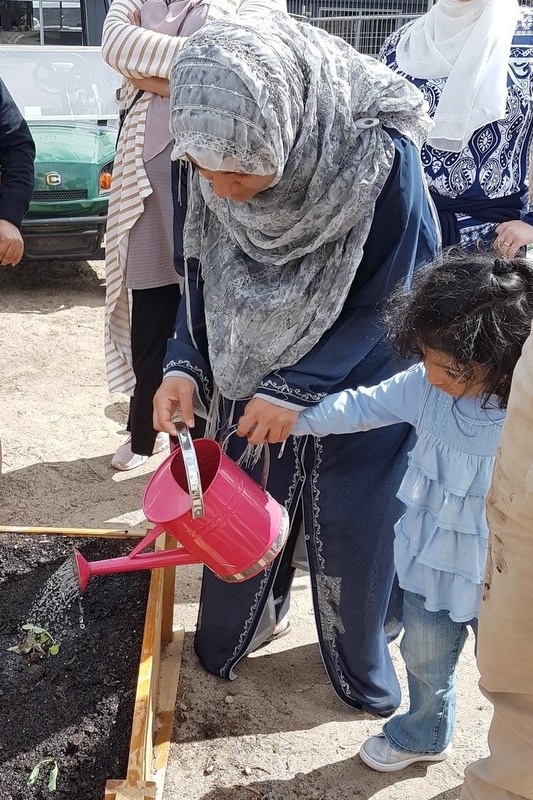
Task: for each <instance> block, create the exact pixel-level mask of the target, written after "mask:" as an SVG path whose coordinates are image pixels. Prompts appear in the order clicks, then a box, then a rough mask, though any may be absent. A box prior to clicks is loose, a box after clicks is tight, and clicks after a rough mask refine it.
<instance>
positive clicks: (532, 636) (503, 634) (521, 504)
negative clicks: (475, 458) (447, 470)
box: [461, 334, 533, 800]
mask: <svg viewBox="0 0 533 800" xmlns="http://www.w3.org/2000/svg"><path fill="white" fill-rule="evenodd" d="M487 513H488V521H489V527H490V543H489V556H488V564H487V574H486V577H485V587H484V597H483V602H482V605H481V612H480V619H479V637H478V650H477V657H478V666H479V671H480V675H481V679H480V688H481V691H482V692H483V694H484V695H485V696H486V697H487V698H488V699H489V700H490V702H491V703H492V704H493V706H494V715H493V719H492V723H491V726H490V731H489V740H488V741H489V749H490V755H489V757H488V758H483V759H481V760H479V761H476V762H474V763H473V764H471V765H470V766H469V767H467V769H466V772H465V782H464V786H463V790H462V792H461V800H519V799H521V798H527V800H533V334H530V336H529V338H528V340H527V342H526V344H525V345H524V349H523V351H522V357H521V358H520V361H519V362H518V365H517V367H516V370H515V373H514V376H513V385H512V389H511V398H510V401H509V408H508V413H507V419H506V422H505V425H504V428H503V432H502V438H501V443H500V450H499V452H498V455H497V458H496V466H495V470H494V477H493V481H492V488H491V492H490V494H489V499H488V512H487Z"/></svg>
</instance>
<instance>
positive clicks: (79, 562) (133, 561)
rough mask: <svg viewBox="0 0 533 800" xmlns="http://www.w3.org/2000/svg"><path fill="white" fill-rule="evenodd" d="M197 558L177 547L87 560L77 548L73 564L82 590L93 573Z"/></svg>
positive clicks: (134, 570) (177, 562)
mask: <svg viewBox="0 0 533 800" xmlns="http://www.w3.org/2000/svg"><path fill="white" fill-rule="evenodd" d="M198 563H199V559H197V558H195V557H194V556H192V555H191V554H190V553H189V552H188V550H185V549H184V548H183V547H178V548H176V549H175V550H161V551H156V552H154V553H138V554H136V555H135V556H133V557H132V556H131V554H130V555H129V556H123V557H121V558H107V559H105V560H104V561H87V560H86V559H85V558H84V557H83V556H82V554H81V553H80V552H79V550H76V549H75V550H74V564H75V567H76V573H77V577H78V585H79V589H80V592H82V593H83V592H84V591H85V590H86V588H87V585H88V583H89V581H90V579H91V578H92V577H93V576H94V575H111V574H114V573H116V572H136V571H137V570H141V569H156V568H157V567H176V566H178V565H180V564H198Z"/></svg>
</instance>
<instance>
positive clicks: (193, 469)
mask: <svg viewBox="0 0 533 800" xmlns="http://www.w3.org/2000/svg"><path fill="white" fill-rule="evenodd" d="M174 424H175V425H176V430H177V431H178V440H179V444H180V448H181V455H182V457H183V466H184V467H185V475H186V476H187V485H188V487H189V497H190V498H191V513H192V517H193V519H198V518H199V517H203V516H205V510H204V494H203V491H202V480H201V478H200V469H199V467H198V459H197V458H196V450H195V449H194V443H193V440H192V436H191V432H190V430H189V428H188V426H187V425H186V424H185V423H184V422H183V421H182V420H181V419H179V420H174Z"/></svg>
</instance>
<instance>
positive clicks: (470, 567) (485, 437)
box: [293, 364, 505, 622]
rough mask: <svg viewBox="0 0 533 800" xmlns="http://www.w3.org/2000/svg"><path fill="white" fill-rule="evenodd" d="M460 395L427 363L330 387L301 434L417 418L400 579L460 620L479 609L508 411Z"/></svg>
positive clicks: (401, 527)
mask: <svg viewBox="0 0 533 800" xmlns="http://www.w3.org/2000/svg"><path fill="white" fill-rule="evenodd" d="M487 405H488V407H487V408H482V405H481V398H479V397H461V398H453V397H450V396H449V395H447V394H445V393H444V392H442V391H440V390H439V389H436V388H435V387H433V386H432V385H431V384H430V383H429V382H428V380H427V378H426V371H425V369H424V366H423V365H422V364H417V365H415V366H413V367H411V368H410V369H408V370H406V371H405V372H401V373H398V374H397V375H395V376H393V377H392V378H390V379H389V380H386V381H383V382H382V383H380V384H379V385H378V386H374V387H371V388H368V389H366V388H359V389H358V390H349V391H345V392H340V393H339V394H336V395H330V396H329V397H327V398H326V399H325V400H323V401H322V402H321V403H319V404H318V405H317V406H314V407H313V408H311V409H307V410H305V411H304V412H302V413H301V414H300V416H299V419H298V421H297V423H296V426H295V429H294V431H293V433H294V434H295V435H304V434H312V435H314V436H324V435H327V434H329V433H339V434H340V433H348V432H354V431H361V430H369V429H371V428H379V427H383V426H386V425H394V424H396V423H399V422H409V423H410V424H412V425H413V426H414V427H415V429H416V432H417V441H416V444H415V446H414V447H413V449H412V451H411V452H410V454H409V463H408V468H407V471H406V473H405V476H404V478H403V481H402V483H401V486H400V489H399V491H398V497H399V499H400V500H401V501H402V502H403V503H404V504H405V507H406V510H405V513H404V515H403V516H402V517H401V518H400V519H399V521H398V522H397V524H396V527H395V532H396V537H395V543H394V551H395V565H396V569H397V572H398V579H399V582H400V586H401V587H402V588H403V589H406V590H407V591H410V592H413V593H415V594H419V595H422V597H424V598H425V599H426V602H425V607H426V609H427V610H428V611H441V610H447V611H448V612H449V615H450V617H451V619H452V620H453V621H454V622H468V621H469V620H471V619H473V618H474V617H477V615H478V610H479V604H480V601H481V585H482V581H483V573H484V568H485V560H486V555H487V542H488V526H487V520H486V513H485V500H486V497H487V494H488V491H489V488H490V482H491V477H492V471H493V468H494V458H495V454H496V449H497V447H498V442H499V438H500V433H501V428H502V425H503V421H504V418H505V412H504V411H503V410H501V409H499V408H497V399H496V398H490V399H489V402H488V404H487Z"/></svg>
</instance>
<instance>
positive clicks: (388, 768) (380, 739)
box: [359, 733, 452, 772]
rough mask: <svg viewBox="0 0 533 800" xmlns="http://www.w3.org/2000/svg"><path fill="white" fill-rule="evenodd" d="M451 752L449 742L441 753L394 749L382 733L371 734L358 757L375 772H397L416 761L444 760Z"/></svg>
mask: <svg viewBox="0 0 533 800" xmlns="http://www.w3.org/2000/svg"><path fill="white" fill-rule="evenodd" d="M451 752H452V746H451V744H449V745H448V747H446V749H445V750H443V751H442V753H434V754H427V753H408V752H407V751H405V750H396V749H395V748H394V747H392V745H391V744H389V742H388V740H387V739H386V738H385V735H384V734H383V733H380V734H379V736H371V737H370V739H367V740H366V742H364V743H363V744H362V745H361V749H360V750H359V758H360V759H361V761H363V762H364V763H365V764H366V765H367V766H368V767H371V768H372V769H375V770H377V772H398V771H399V770H401V769H405V768H406V767H409V766H410V765H411V764H416V763H417V762H418V761H445V759H447V758H448V756H449V755H450V753H451Z"/></svg>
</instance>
